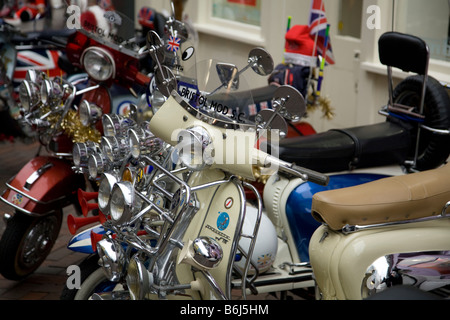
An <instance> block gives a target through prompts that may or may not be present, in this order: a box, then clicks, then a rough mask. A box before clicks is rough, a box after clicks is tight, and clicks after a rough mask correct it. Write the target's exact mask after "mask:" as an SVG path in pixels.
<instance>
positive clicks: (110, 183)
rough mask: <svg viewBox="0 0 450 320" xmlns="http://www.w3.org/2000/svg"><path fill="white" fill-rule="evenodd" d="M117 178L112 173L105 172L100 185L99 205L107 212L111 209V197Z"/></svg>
mask: <svg viewBox="0 0 450 320" xmlns="http://www.w3.org/2000/svg"><path fill="white" fill-rule="evenodd" d="M116 182H117V178H116V177H115V176H113V175H112V174H110V173H103V174H102V178H101V180H100V185H99V187H98V207H99V209H100V211H102V212H103V213H105V214H109V213H107V212H108V210H109V199H110V198H111V192H112V189H113V187H114V184H115V183H116Z"/></svg>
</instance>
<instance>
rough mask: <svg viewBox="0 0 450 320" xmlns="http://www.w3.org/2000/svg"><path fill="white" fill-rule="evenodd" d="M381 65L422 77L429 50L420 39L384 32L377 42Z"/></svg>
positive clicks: (425, 68) (426, 65) (425, 71)
mask: <svg viewBox="0 0 450 320" xmlns="http://www.w3.org/2000/svg"><path fill="white" fill-rule="evenodd" d="M378 54H379V57H380V61H381V63H382V64H384V65H386V66H390V67H396V68H399V69H401V70H403V71H406V72H414V73H417V74H421V75H424V74H426V73H427V70H428V60H429V49H428V46H427V44H426V43H425V41H423V40H422V39H420V38H418V37H415V36H412V35H409V34H403V33H399V32H386V33H384V34H383V35H382V36H381V37H380V39H379V40H378Z"/></svg>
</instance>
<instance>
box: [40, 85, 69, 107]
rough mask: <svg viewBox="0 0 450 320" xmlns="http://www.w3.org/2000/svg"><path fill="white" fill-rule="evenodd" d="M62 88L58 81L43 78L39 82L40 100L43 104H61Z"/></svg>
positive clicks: (53, 105)
mask: <svg viewBox="0 0 450 320" xmlns="http://www.w3.org/2000/svg"><path fill="white" fill-rule="evenodd" d="M63 93H64V92H63V89H62V88H61V86H60V85H59V83H56V82H53V81H50V80H47V79H45V80H43V81H42V83H41V101H42V103H44V104H49V105H50V106H51V107H54V108H56V107H58V106H59V105H60V104H61V101H62V97H63Z"/></svg>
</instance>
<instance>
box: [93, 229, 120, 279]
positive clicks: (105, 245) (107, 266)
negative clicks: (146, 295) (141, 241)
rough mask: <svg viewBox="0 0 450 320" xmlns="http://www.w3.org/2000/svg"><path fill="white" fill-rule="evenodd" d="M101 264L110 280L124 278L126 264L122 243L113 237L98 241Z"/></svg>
mask: <svg viewBox="0 0 450 320" xmlns="http://www.w3.org/2000/svg"><path fill="white" fill-rule="evenodd" d="M97 252H98V256H99V258H100V259H99V264H100V265H101V266H102V267H103V271H104V273H105V275H106V277H107V278H108V280H109V281H113V282H117V281H119V280H120V279H121V278H122V275H123V271H124V266H125V262H126V261H125V253H124V250H123V247H122V246H121V245H120V243H117V242H116V241H114V240H113V239H109V238H106V239H102V240H100V241H99V242H97Z"/></svg>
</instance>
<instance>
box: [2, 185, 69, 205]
mask: <svg viewBox="0 0 450 320" xmlns="http://www.w3.org/2000/svg"><path fill="white" fill-rule="evenodd" d="M5 185H6V186H7V187H8V188H9V189H11V190H13V191H15V192H17V193H18V194H21V195H23V196H24V197H26V198H28V199H30V200H31V201H33V202H36V203H38V204H42V205H48V204H52V203H54V202H57V201H60V200H63V199H64V198H66V196H62V197H59V198H57V199H53V200H51V201H48V202H44V201H40V200H37V199H35V198H33V197H32V196H30V195H28V194H26V193H25V192H23V191H20V190H19V189H17V188H15V187H13V186H12V185H10V184H9V183H5Z"/></svg>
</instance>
